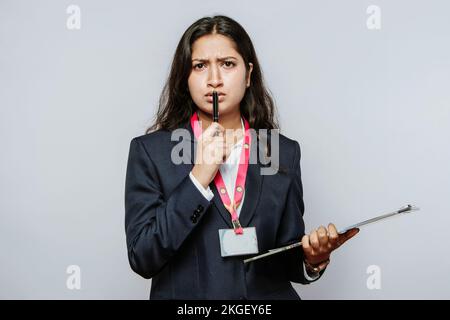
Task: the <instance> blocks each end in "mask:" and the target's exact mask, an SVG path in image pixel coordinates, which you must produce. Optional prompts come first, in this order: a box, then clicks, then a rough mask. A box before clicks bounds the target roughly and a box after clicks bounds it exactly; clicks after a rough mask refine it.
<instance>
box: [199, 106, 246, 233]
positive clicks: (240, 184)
mask: <svg viewBox="0 0 450 320" xmlns="http://www.w3.org/2000/svg"><path fill="white" fill-rule="evenodd" d="M242 118H243V119H244V127H245V133H244V146H243V148H242V152H241V157H240V160H239V168H238V173H237V177H236V184H235V188H234V201H233V203H231V200H230V197H229V196H228V192H227V188H226V187H225V183H224V182H223V179H222V175H221V174H220V171H219V170H218V171H217V174H216V176H215V177H214V183H215V184H216V187H217V190H218V191H219V194H220V198H221V199H222V203H223V205H224V206H225V208H227V210H228V212H229V213H230V214H231V222H232V224H233V228H234V233H235V234H243V233H244V230H243V229H242V226H241V224H240V222H239V218H238V215H237V211H236V208H237V207H239V205H240V204H241V201H242V196H243V193H244V188H245V179H246V177H247V169H248V161H249V154H250V142H251V136H250V132H249V127H250V126H249V124H248V121H247V120H246V119H245V118H244V117H242ZM198 121H199V120H198V115H197V112H194V114H193V115H192V117H191V127H192V130H193V131H194V135H195V137H196V138H197V139H198V138H199V137H200V135H201V134H202V128H201V126H200V123H199V122H198Z"/></svg>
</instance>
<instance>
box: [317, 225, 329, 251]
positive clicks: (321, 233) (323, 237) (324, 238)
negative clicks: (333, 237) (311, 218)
mask: <svg viewBox="0 0 450 320" xmlns="http://www.w3.org/2000/svg"><path fill="white" fill-rule="evenodd" d="M317 235H318V237H319V243H320V246H321V247H327V246H328V235H327V229H325V227H324V226H320V227H319V229H318V230H317Z"/></svg>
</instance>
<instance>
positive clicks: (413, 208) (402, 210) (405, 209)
mask: <svg viewBox="0 0 450 320" xmlns="http://www.w3.org/2000/svg"><path fill="white" fill-rule="evenodd" d="M418 210H420V208H418V207H416V206H413V205H411V204H408V205H406V206H403V207H401V208H400V209H398V210H396V211H393V212H389V213H386V214H382V215H380V216H376V217H373V218H371V219H368V220H364V221H361V222H358V223H356V224H353V225H351V226H348V227H346V228H343V229H340V230H339V231H338V233H339V234H342V233H345V232H347V231H348V230H351V229H354V228H360V227H362V226H366V225H368V224H371V223H375V222H378V221H380V220H384V219H387V218H391V217H393V216H396V215H399V214H404V213H410V212H414V211H418ZM301 245H302V242H301V241H300V242H295V243H293V244H289V245H287V246H284V247H280V248H276V249H271V250H269V251H268V252H266V253H263V254H260V255H257V256H254V257H252V258H249V259H245V260H244V263H249V262H252V261H255V260H258V259H262V258H265V257H268V256H271V255H273V254H277V253H280V252H283V251H286V250H290V249H293V248H296V247H300V246H301Z"/></svg>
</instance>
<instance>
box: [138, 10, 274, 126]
mask: <svg viewBox="0 0 450 320" xmlns="http://www.w3.org/2000/svg"><path fill="white" fill-rule="evenodd" d="M210 34H221V35H223V36H226V37H228V38H230V39H231V40H233V41H234V42H235V44H236V49H237V51H238V52H239V54H240V55H241V56H242V58H243V59H244V62H245V66H246V69H247V72H249V65H248V63H249V62H251V63H252V64H253V71H252V74H251V79H250V87H248V88H247V89H246V92H245V95H244V97H243V99H242V101H241V103H240V108H241V114H242V115H243V116H244V117H245V118H246V119H247V120H248V122H249V125H250V128H253V129H255V130H257V131H258V130H259V129H278V128H279V126H278V124H277V120H276V116H275V105H274V102H273V99H272V97H271V95H270V94H269V92H268V90H267V89H266V88H265V86H264V80H263V76H262V71H261V68H260V65H259V62H258V58H257V57H256V52H255V49H254V47H253V44H252V41H251V40H250V37H249V35H248V34H247V32H246V31H245V30H244V28H243V27H242V26H241V25H240V24H239V23H237V22H236V21H235V20H233V19H231V18H229V17H226V16H214V17H205V18H201V19H199V20H197V21H196V22H194V23H193V24H192V25H191V26H190V27H189V28H188V29H187V30H186V31H185V32H184V34H183V36H182V37H181V40H180V42H179V43H178V46H177V49H176V51H175V55H174V57H173V61H172V66H171V70H170V74H169V77H168V79H167V82H166V84H165V85H164V88H163V91H162V93H161V96H160V98H159V108H158V112H157V114H156V119H155V121H154V124H153V125H152V126H151V127H149V128H148V129H147V130H146V133H150V132H152V131H155V130H159V129H166V130H169V131H172V130H174V129H176V128H178V127H179V126H180V125H181V124H183V123H185V122H187V121H188V120H189V119H190V117H191V116H192V114H193V113H194V112H195V111H196V110H197V106H196V105H195V103H194V101H193V100H192V97H191V95H190V93H189V90H188V78H189V75H190V73H191V71H192V61H191V60H192V56H191V54H192V51H191V49H192V44H193V43H194V42H195V41H196V40H197V39H198V38H200V37H202V36H204V35H210Z"/></svg>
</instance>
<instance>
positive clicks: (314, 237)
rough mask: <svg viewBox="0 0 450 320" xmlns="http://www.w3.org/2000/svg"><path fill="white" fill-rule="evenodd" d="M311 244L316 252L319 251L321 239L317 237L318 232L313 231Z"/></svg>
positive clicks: (310, 237)
mask: <svg viewBox="0 0 450 320" xmlns="http://www.w3.org/2000/svg"><path fill="white" fill-rule="evenodd" d="M309 243H310V244H311V247H312V248H313V249H314V250H319V248H320V243H319V237H318V235H317V231H316V230H314V231H312V232H311V234H310V235H309Z"/></svg>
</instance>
